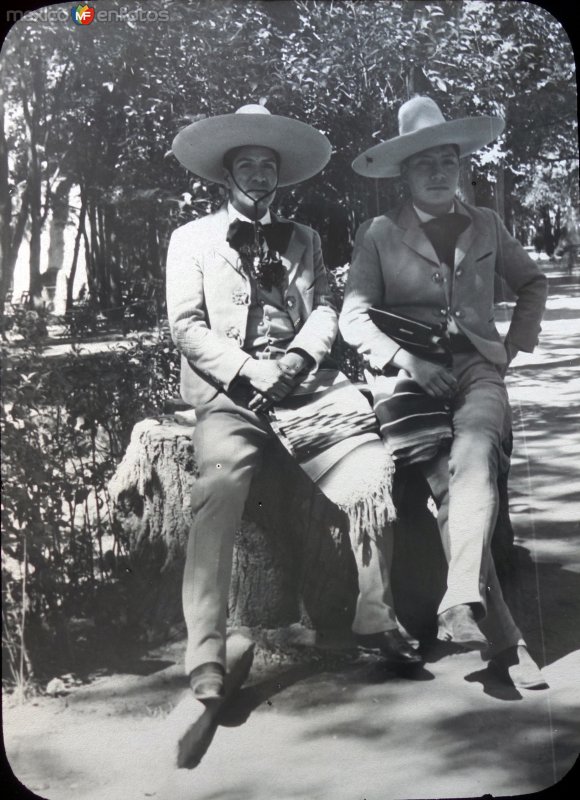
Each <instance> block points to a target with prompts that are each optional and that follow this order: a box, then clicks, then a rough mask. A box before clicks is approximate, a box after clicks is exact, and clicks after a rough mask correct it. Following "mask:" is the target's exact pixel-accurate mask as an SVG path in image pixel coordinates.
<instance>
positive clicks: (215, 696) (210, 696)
mask: <svg viewBox="0 0 580 800" xmlns="http://www.w3.org/2000/svg"><path fill="white" fill-rule="evenodd" d="M224 676H225V670H224V668H223V666H222V665H221V664H219V663H218V662H217V661H208V662H207V663H205V664H200V665H199V667H196V668H195V669H194V670H192V671H191V672H190V673H189V686H190V689H191V691H192V692H193V696H194V697H195V699H196V700H200V701H202V702H205V701H208V700H221V699H222V698H223V697H224Z"/></svg>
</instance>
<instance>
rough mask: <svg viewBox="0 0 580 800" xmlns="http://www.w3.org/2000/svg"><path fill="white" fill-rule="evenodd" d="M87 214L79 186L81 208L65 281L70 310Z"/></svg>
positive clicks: (83, 196) (67, 305)
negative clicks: (70, 261)
mask: <svg viewBox="0 0 580 800" xmlns="http://www.w3.org/2000/svg"><path fill="white" fill-rule="evenodd" d="M86 216H87V200H86V196H85V193H84V191H83V189H82V187H81V210H80V213H79V225H78V228H77V234H76V236H75V244H74V250H73V260H72V264H71V268H70V273H69V276H68V278H67V281H66V310H67V311H70V310H71V309H72V305H73V291H74V284H75V277H76V274H77V265H78V261H79V250H80V246H81V238H82V236H83V233H85V219H86Z"/></svg>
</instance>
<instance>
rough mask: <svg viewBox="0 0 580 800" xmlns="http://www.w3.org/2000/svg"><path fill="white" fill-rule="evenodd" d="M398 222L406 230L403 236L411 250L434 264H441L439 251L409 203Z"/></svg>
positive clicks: (404, 241)
mask: <svg viewBox="0 0 580 800" xmlns="http://www.w3.org/2000/svg"><path fill="white" fill-rule="evenodd" d="M397 223H398V224H399V225H400V226H401V227H402V228H404V230H405V232H404V234H403V238H402V242H403V244H405V245H407V247H410V248H411V250H414V251H415V252H416V253H419V255H420V256H422V257H423V258H425V259H427V261H431V262H432V263H433V264H439V259H438V258H437V253H436V252H435V249H434V247H433V245H432V244H431V242H430V241H429V238H428V237H427V235H426V234H425V231H424V230H423V228H422V227H421V222H420V220H419V218H418V217H417V215H416V214H415V212H414V210H413V208H412V207H411V206H408V205H407V206H404V207H403V209H402V210H401V213H400V214H399V218H398V220H397Z"/></svg>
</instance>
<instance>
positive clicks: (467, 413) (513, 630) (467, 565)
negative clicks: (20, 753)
mask: <svg viewBox="0 0 580 800" xmlns="http://www.w3.org/2000/svg"><path fill="white" fill-rule="evenodd" d="M453 373H454V375H455V378H456V379H457V382H458V391H457V394H456V396H455V398H454V401H453V409H452V411H453V416H452V423H453V440H452V443H451V447H450V450H449V451H448V452H447V451H445V452H442V453H440V454H439V455H438V456H437V457H436V458H434V459H432V460H431V461H429V462H426V463H425V464H423V465H422V469H423V473H424V475H425V477H426V479H427V481H428V482H429V486H430V488H431V492H432V494H433V497H434V499H435V502H436V504H437V507H438V518H437V522H438V525H439V531H440V535H441V541H442V544H443V549H444V551H445V556H446V559H447V562H448V575H447V590H446V592H445V594H444V596H443V598H442V600H441V603H440V606H439V613H441V612H443V611H446V610H447V609H449V608H451V607H453V606H456V605H461V604H464V603H469V604H473V606H474V608H475V612H476V618H477V617H478V616H479V617H480V618H481V628H482V630H483V632H484V633H485V634H486V636H487V637H488V639H489V640H490V644H491V650H492V651H498V650H501V649H503V648H504V647H508V646H511V645H513V644H517V643H522V642H523V640H522V638H521V633H520V631H519V629H518V628H517V626H516V625H515V623H514V621H513V619H512V616H511V614H510V611H509V609H508V607H507V605H506V603H505V601H504V599H503V594H502V592H501V587H500V585H499V581H498V579H497V574H496V570H495V565H494V563H493V559H492V556H491V538H492V536H493V532H494V529H495V524H496V520H497V515H498V509H499V497H498V488H497V479H498V471H499V469H500V466H501V467H502V468H503V467H504V466H505V464H504V463H502V462H505V460H506V457H505V455H504V453H503V449H502V441H503V439H504V438H505V436H506V434H507V431H508V430H509V402H508V397H507V392H506V388H505V384H504V381H503V378H502V377H501V376H500V374H499V372H498V370H497V368H496V367H495V366H494V365H493V364H491V363H490V362H488V361H487V360H486V359H484V358H483V357H482V356H480V355H479V354H472V353H469V354H463V353H462V354H457V355H455V356H454V358H453ZM486 613H487V616H485V615H486Z"/></svg>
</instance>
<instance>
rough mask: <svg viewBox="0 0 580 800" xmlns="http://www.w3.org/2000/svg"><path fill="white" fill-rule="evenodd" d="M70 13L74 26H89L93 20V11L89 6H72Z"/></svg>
mask: <svg viewBox="0 0 580 800" xmlns="http://www.w3.org/2000/svg"><path fill="white" fill-rule="evenodd" d="M70 13H71V17H72V21H73V22H74V23H75V25H90V24H91V22H92V21H93V20H94V18H95V9H94V8H91V7H90V6H81V5H78V6H73V7H72V8H71V12H70Z"/></svg>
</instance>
